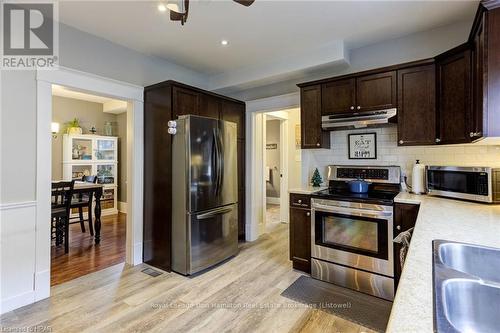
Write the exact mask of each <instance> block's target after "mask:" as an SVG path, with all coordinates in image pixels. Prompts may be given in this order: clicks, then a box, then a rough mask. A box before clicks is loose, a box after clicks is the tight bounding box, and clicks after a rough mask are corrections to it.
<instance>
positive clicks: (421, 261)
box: [387, 193, 500, 333]
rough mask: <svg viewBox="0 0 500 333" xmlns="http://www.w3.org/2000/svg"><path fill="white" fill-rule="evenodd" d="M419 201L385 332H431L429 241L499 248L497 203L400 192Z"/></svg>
mask: <svg viewBox="0 0 500 333" xmlns="http://www.w3.org/2000/svg"><path fill="white" fill-rule="evenodd" d="M395 202H401V203H420V210H419V213H418V217H417V223H416V225H415V230H414V232H413V236H412V240H411V243H410V249H409V251H408V255H407V257H406V263H405V265H404V267H403V272H402V275H401V279H400V282H399V286H398V291H397V293H396V297H395V299H394V305H393V307H392V312H391V316H390V319H389V324H388V326H387V332H405V333H407V332H419V333H420V332H433V306H432V303H433V294H432V240H434V239H445V240H451V241H459V242H466V243H473V244H480V245H485V246H492V247H500V205H488V204H479V203H470V202H464V201H458V200H452V199H444V198H436V197H431V196H425V195H424V196H421V195H413V194H409V193H400V194H399V195H398V196H397V197H396V198H395Z"/></svg>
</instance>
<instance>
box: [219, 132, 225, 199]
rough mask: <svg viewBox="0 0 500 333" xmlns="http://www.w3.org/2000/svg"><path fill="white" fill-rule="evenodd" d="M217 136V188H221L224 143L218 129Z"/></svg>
mask: <svg viewBox="0 0 500 333" xmlns="http://www.w3.org/2000/svg"><path fill="white" fill-rule="evenodd" d="M217 133H218V138H219V184H218V186H217V188H218V189H219V191H220V190H222V186H223V181H224V144H223V142H222V138H221V132H220V129H218V130H217Z"/></svg>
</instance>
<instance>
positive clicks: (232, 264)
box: [0, 224, 372, 333]
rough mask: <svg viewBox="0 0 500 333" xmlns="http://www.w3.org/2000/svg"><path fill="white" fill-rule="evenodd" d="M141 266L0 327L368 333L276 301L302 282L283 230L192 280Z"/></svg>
mask: <svg viewBox="0 0 500 333" xmlns="http://www.w3.org/2000/svg"><path fill="white" fill-rule="evenodd" d="M144 267H146V265H138V266H135V267H128V266H126V265H124V264H120V265H115V266H112V267H109V268H107V269H104V270H102V271H99V272H96V273H92V274H89V275H86V276H83V277H80V278H78V279H75V280H72V281H69V282H67V283H63V284H60V285H57V286H55V287H53V288H52V296H51V298H50V299H46V300H43V301H40V302H37V303H35V304H32V305H28V306H26V307H23V308H21V309H18V310H15V311H11V312H9V313H7V314H5V315H3V316H2V317H0V324H1V326H2V327H7V328H14V327H18V328H19V327H29V328H31V327H34V326H37V325H41V326H45V327H50V329H51V331H52V332H146V331H148V332H266V333H267V332H372V331H370V330H369V329H366V328H363V327H361V326H359V325H357V324H354V323H351V322H349V321H346V320H344V319H341V318H339V317H336V316H334V315H332V314H329V313H326V312H323V311H321V310H317V309H312V308H309V307H306V306H304V305H303V304H300V303H297V302H294V301H292V300H290V299H288V298H285V297H282V296H281V295H280V294H281V292H282V291H283V290H284V289H286V288H287V287H288V286H289V285H290V284H291V283H292V282H293V281H295V279H297V278H298V277H299V276H300V275H301V273H300V272H298V271H294V270H292V268H291V262H290V261H289V258H288V225H285V224H280V225H279V226H278V227H277V228H275V229H274V230H272V231H271V232H269V233H267V234H265V235H263V236H262V237H261V238H260V239H259V240H258V241H255V242H252V243H245V244H242V245H241V246H240V253H239V254H238V255H237V256H236V257H235V258H233V259H231V260H229V261H227V262H225V263H224V264H222V265H219V266H218V267H216V268H214V269H212V270H209V271H207V272H205V273H204V274H201V275H198V276H194V277H184V276H181V275H178V274H175V273H163V274H162V275H160V276H158V277H151V276H149V275H146V274H144V273H142V272H141V270H142V269H144Z"/></svg>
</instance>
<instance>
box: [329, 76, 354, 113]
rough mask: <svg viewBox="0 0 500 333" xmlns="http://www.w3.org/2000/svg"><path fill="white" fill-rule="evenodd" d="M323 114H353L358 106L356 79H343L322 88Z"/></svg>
mask: <svg viewBox="0 0 500 333" xmlns="http://www.w3.org/2000/svg"><path fill="white" fill-rule="evenodd" d="M321 89H322V94H321V103H322V108H321V114H323V115H330V114H336V113H348V112H353V111H354V109H355V105H356V79H355V78H350V79H343V80H337V81H332V82H328V83H324V84H323V85H322V86H321Z"/></svg>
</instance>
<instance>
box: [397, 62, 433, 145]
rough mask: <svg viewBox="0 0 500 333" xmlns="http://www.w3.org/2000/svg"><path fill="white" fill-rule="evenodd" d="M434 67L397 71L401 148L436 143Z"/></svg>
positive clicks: (399, 139) (427, 66)
mask: <svg viewBox="0 0 500 333" xmlns="http://www.w3.org/2000/svg"><path fill="white" fill-rule="evenodd" d="M435 73H436V68H435V65H434V64H431V65H426V66H419V67H411V68H406V69H402V70H399V71H398V115H397V117H398V145H400V146H415V145H432V144H434V141H435V139H436V78H435V77H436V75H435Z"/></svg>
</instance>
